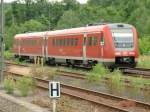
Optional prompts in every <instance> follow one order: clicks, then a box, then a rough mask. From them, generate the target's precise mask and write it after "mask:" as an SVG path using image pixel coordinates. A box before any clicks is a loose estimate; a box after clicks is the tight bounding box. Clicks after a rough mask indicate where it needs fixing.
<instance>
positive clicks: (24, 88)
mask: <svg viewBox="0 0 150 112" xmlns="http://www.w3.org/2000/svg"><path fill="white" fill-rule="evenodd" d="M16 86H17V89H18V90H19V91H20V93H21V96H27V95H28V93H29V91H30V90H31V89H32V88H33V80H32V78H30V77H25V76H24V77H21V78H20V79H19V80H17V81H16Z"/></svg>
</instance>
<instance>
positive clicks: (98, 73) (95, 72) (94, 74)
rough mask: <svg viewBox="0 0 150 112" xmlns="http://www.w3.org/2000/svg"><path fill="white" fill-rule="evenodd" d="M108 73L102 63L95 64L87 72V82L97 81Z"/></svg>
mask: <svg viewBox="0 0 150 112" xmlns="http://www.w3.org/2000/svg"><path fill="white" fill-rule="evenodd" d="M106 74H108V70H107V69H106V68H105V67H104V66H103V65H102V64H97V65H96V66H94V67H93V69H92V70H91V71H90V72H89V73H88V74H87V80H88V81H89V82H98V81H100V80H101V78H103V77H104V75H106Z"/></svg>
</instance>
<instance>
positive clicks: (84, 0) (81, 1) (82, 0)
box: [4, 0, 87, 3]
mask: <svg viewBox="0 0 150 112" xmlns="http://www.w3.org/2000/svg"><path fill="white" fill-rule="evenodd" d="M12 1H14V0H4V2H12ZM49 1H61V0H49ZM77 1H79V2H80V3H86V2H87V0H77Z"/></svg>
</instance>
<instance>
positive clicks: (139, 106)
mask: <svg viewBox="0 0 150 112" xmlns="http://www.w3.org/2000/svg"><path fill="white" fill-rule="evenodd" d="M5 72H7V71H5ZM7 73H9V75H12V76H13V78H14V79H15V80H18V78H20V77H22V76H24V75H22V74H18V73H12V72H7ZM33 79H34V80H35V82H36V86H37V87H39V88H41V89H44V90H47V91H48V83H49V81H48V80H44V79H40V78H37V77H33ZM61 93H62V94H64V95H68V96H71V97H74V98H77V99H82V100H85V101H88V102H91V103H94V104H97V105H101V106H103V107H105V108H107V109H110V110H112V111H114V112H131V111H132V112H134V111H133V109H135V110H136V111H135V112H149V111H150V104H148V103H144V102H140V101H135V100H131V99H126V98H123V97H117V96H114V95H110V94H106V93H101V92H96V91H91V90H88V89H83V88H79V87H74V86H71V85H66V84H61ZM123 102H126V103H129V104H130V103H132V104H134V105H132V106H133V107H130V108H125V107H122V106H121V103H123ZM137 110H138V111H137Z"/></svg>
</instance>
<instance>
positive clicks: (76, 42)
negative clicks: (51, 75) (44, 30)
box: [48, 35, 83, 59]
mask: <svg viewBox="0 0 150 112" xmlns="http://www.w3.org/2000/svg"><path fill="white" fill-rule="evenodd" d="M82 38H83V35H65V36H49V38H48V57H56V58H64V59H72V58H81V57H82V41H83V39H82Z"/></svg>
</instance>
